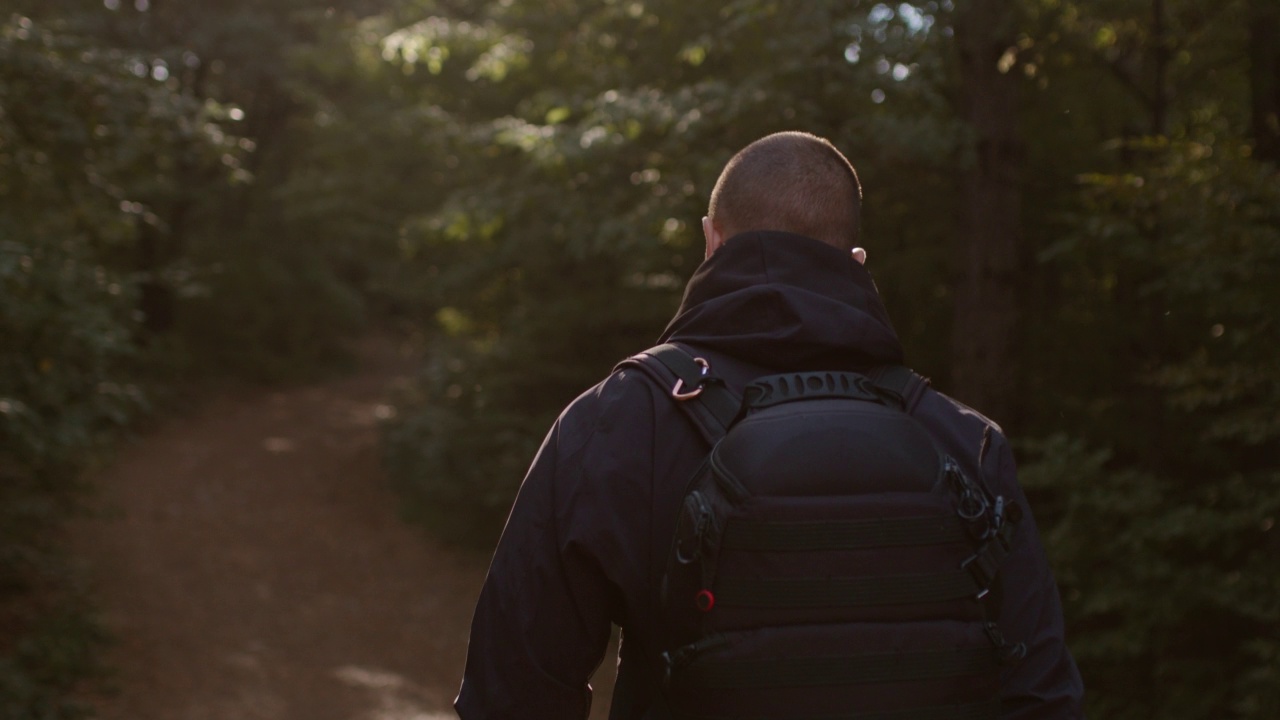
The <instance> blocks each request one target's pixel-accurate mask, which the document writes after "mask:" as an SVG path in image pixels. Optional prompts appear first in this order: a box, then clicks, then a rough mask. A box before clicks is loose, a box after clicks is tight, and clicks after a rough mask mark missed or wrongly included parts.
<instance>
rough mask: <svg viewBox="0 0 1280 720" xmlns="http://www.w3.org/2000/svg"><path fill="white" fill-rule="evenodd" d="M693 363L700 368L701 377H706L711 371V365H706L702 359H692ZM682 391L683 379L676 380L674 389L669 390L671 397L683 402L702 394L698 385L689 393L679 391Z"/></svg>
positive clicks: (700, 386)
mask: <svg viewBox="0 0 1280 720" xmlns="http://www.w3.org/2000/svg"><path fill="white" fill-rule="evenodd" d="M693 361H694V362H696V363H698V364H699V365H701V366H702V377H706V376H707V373H708V372H710V371H711V365H710V364H708V363H707V361H706V360H703V359H702V358H694V359H693ZM683 389H684V379H683V378H676V384H675V387H673V388H671V397H673V398H675V399H677V400H680V401H684V400H690V399H692V398H696V397H698V396H699V395H701V394H702V385H701V384H699V385H698V387H696V388H694V389H693V390H690V391H689V392H681V390H683Z"/></svg>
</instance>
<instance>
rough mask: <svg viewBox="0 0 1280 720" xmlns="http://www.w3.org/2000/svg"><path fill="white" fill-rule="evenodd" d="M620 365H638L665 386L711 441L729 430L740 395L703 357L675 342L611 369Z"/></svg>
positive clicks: (714, 440)
mask: <svg viewBox="0 0 1280 720" xmlns="http://www.w3.org/2000/svg"><path fill="white" fill-rule="evenodd" d="M623 367H635V368H639V369H640V370H642V371H644V373H645V374H646V375H648V376H649V377H650V378H652V379H653V380H655V381H656V382H657V383H658V384H660V385H662V386H663V387H664V388H666V389H667V390H668V394H669V395H670V396H671V397H672V398H674V399H675V400H676V401H677V404H678V405H679V406H680V408H681V410H683V411H684V412H685V414H687V415H688V416H689V418H690V419H692V420H693V422H694V425H696V426H697V427H698V432H699V433H700V434H701V435H702V437H703V439H704V440H706V441H707V443H708V444H711V445H714V444H716V442H717V441H719V440H720V438H722V437H724V435H725V433H727V432H728V431H729V427H730V426H732V425H733V421H734V419H735V418H736V417H737V415H738V409H739V408H740V407H741V406H742V399H741V398H739V397H738V395H737V394H736V393H734V392H733V391H732V390H730V389H729V388H728V386H726V385H725V384H724V381H723V380H721V379H720V378H719V377H717V376H716V375H715V373H714V372H713V370H712V368H711V366H710V364H708V363H707V361H706V360H705V359H703V358H700V357H694V356H693V355H691V354H689V353H688V352H686V351H685V350H684V349H683V348H681V347H679V346H677V345H672V344H669V343H668V344H666V345H659V346H657V347H653V348H649V349H648V350H645V351H644V352H642V353H639V354H638V355H632V356H631V357H629V358H627V359H626V360H623V361H622V362H621V363H619V364H618V367H617V368H614V369H615V370H616V369H618V368H623Z"/></svg>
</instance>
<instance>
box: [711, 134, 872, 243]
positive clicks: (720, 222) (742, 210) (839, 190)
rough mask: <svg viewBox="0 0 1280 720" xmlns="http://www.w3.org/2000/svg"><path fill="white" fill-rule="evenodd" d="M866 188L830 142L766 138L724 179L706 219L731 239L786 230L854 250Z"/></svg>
mask: <svg viewBox="0 0 1280 720" xmlns="http://www.w3.org/2000/svg"><path fill="white" fill-rule="evenodd" d="M861 206H862V186H861V184H860V183H859V182H858V175H857V173H856V172H854V169H853V166H852V165H850V164H849V161H848V160H847V159H846V158H845V157H844V155H842V154H841V153H840V151H839V150H837V149H836V148H835V146H833V145H832V144H831V143H830V142H828V141H827V140H824V139H823V138H820V137H817V136H816V135H810V134H809V133H802V132H781V133H775V134H773V135H767V136H765V137H763V138H761V139H759V140H757V141H755V142H753V143H751V144H750V145H748V146H747V147H745V148H743V149H742V150H741V151H740V152H739V153H738V154H737V155H734V156H733V158H732V159H731V160H729V163H728V164H727V165H725V168H724V171H723V172H722V173H720V179H719V180H718V181H717V182H716V186H715V189H714V190H712V191H711V203H710V207H709V208H708V210H707V217H708V218H709V219H710V220H711V222H712V224H714V225H715V226H716V228H717V229H718V230H719V231H720V232H721V233H722V234H723V235H724V236H725V237H726V238H729V237H732V236H733V235H736V234H738V233H743V232H748V231H752V230H781V231H784V232H790V233H796V234H798V235H806V236H808V237H811V238H814V239H816V240H821V241H822V242H825V243H827V244H828V245H833V246H835V247H838V248H841V249H845V250H847V249H849V248H852V247H853V246H854V244H855V243H856V242H857V240H858V224H859V220H860V216H861Z"/></svg>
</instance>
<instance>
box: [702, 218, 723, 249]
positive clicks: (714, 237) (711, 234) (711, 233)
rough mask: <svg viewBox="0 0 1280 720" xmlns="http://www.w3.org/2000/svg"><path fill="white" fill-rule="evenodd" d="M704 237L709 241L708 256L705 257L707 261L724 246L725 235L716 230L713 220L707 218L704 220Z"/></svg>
mask: <svg viewBox="0 0 1280 720" xmlns="http://www.w3.org/2000/svg"><path fill="white" fill-rule="evenodd" d="M702 235H703V237H705V238H706V239H707V254H706V255H704V256H703V258H704V259H705V258H709V257H711V254H712V253H714V252H715V251H717V250H719V249H720V246H721V245H723V244H724V235H722V234H720V230H719V229H718V228H716V226H715V223H713V222H711V218H709V217H706V216H703V218H702Z"/></svg>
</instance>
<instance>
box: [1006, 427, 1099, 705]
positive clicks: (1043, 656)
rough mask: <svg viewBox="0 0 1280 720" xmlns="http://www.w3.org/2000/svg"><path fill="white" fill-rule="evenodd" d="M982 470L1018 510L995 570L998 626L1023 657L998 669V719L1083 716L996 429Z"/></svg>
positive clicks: (1033, 538)
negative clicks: (1022, 647) (1009, 543)
mask: <svg viewBox="0 0 1280 720" xmlns="http://www.w3.org/2000/svg"><path fill="white" fill-rule="evenodd" d="M982 469H983V475H984V476H985V477H986V478H987V480H988V482H989V483H990V485H991V489H992V491H993V492H995V493H997V494H1000V495H1003V496H1004V497H1005V498H1006V500H1012V501H1013V502H1016V503H1017V504H1018V505H1019V506H1020V507H1021V508H1022V510H1023V518H1022V521H1021V523H1020V524H1019V527H1018V532H1017V535H1016V537H1015V542H1014V546H1013V548H1012V551H1011V552H1010V554H1009V557H1008V558H1007V559H1006V560H1005V563H1004V565H1003V567H1001V569H1000V577H1001V586H1002V592H1003V598H1002V600H1001V605H1000V618H999V625H1000V629H1001V632H1002V633H1003V634H1004V636H1005V637H1006V638H1007V639H1008V640H1009V641H1011V642H1023V643H1026V646H1027V656H1026V658H1024V659H1023V660H1022V661H1021V662H1019V663H1017V664H1014V665H1011V666H1010V667H1008V668H1007V669H1006V670H1005V671H1004V673H1003V676H1002V678H1001V680H1002V682H1001V686H1002V688H1003V691H1002V702H1001V708H1002V712H1001V718H1002V720H1032V719H1033V718H1034V719H1035V720H1044V719H1053V720H1058V719H1061V720H1076V719H1077V718H1083V717H1084V709H1083V695H1084V686H1083V683H1082V682H1081V680H1080V672H1079V671H1078V670H1077V669H1076V664H1075V661H1074V660H1073V659H1072V657H1071V653H1070V652H1069V651H1068V650H1067V645H1066V639H1065V629H1064V623H1063V619H1062V601H1061V599H1060V598H1059V595H1058V586H1057V583H1055V582H1054V579H1053V573H1052V572H1051V571H1050V569H1049V560H1048V557H1047V556H1046V555H1045V551H1044V545H1043V544H1042V543H1041V541H1040V533H1039V531H1038V530H1037V528H1036V523H1035V518H1034V517H1032V515H1031V511H1030V508H1029V507H1028V506H1027V498H1026V496H1025V494H1024V493H1023V491H1022V488H1021V487H1020V486H1019V485H1018V482H1017V478H1016V470H1015V467H1014V460H1013V452H1012V451H1011V450H1010V448H1009V444H1008V442H1007V441H1006V440H1005V439H1004V437H1003V436H1002V435H1001V434H1000V433H998V432H995V433H992V444H991V447H990V449H989V451H988V453H987V455H986V458H985V460H984V462H983V468H982Z"/></svg>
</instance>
